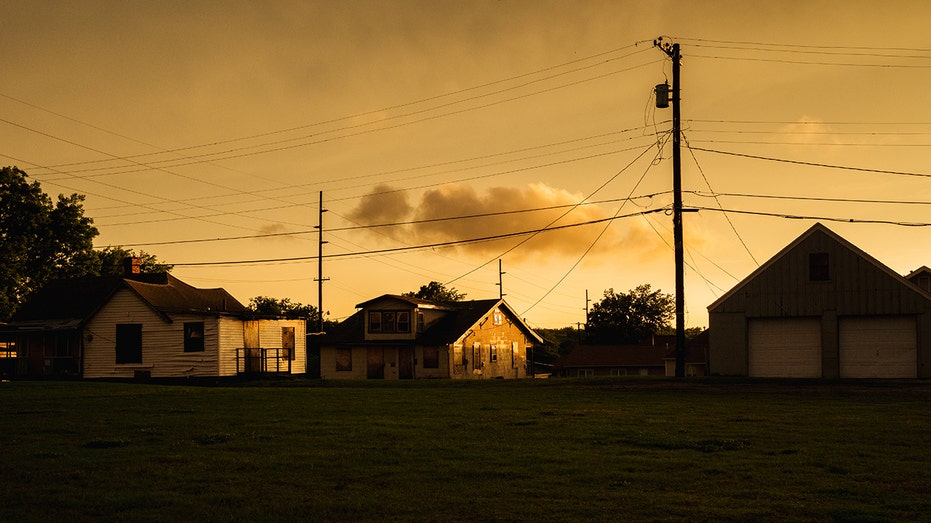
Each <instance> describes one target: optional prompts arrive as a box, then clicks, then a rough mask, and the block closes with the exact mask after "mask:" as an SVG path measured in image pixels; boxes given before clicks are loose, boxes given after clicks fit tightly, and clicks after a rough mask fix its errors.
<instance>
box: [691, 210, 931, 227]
mask: <svg viewBox="0 0 931 523" xmlns="http://www.w3.org/2000/svg"><path fill="white" fill-rule="evenodd" d="M693 209H698V210H699V211H714V212H730V213H736V214H748V215H754V216H769V217H774V218H785V219H788V220H817V221H826V222H839V223H872V224H880V225H896V226H899V227H931V223H926V222H903V221H895V220H871V219H864V218H836V217H833V216H807V215H797V214H785V213H775V212H764V211H748V210H742V209H718V208H715V207H697V206H696V207H693Z"/></svg>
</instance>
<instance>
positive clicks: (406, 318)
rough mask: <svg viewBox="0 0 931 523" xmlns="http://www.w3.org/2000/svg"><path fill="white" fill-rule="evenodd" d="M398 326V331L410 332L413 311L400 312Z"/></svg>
mask: <svg viewBox="0 0 931 523" xmlns="http://www.w3.org/2000/svg"><path fill="white" fill-rule="evenodd" d="M397 327H398V330H397V332H410V331H411V313H409V312H399V313H398V323H397Z"/></svg>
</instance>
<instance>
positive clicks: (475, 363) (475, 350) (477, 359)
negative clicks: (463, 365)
mask: <svg viewBox="0 0 931 523" xmlns="http://www.w3.org/2000/svg"><path fill="white" fill-rule="evenodd" d="M472 368H473V369H475V370H478V369H481V368H482V344H481V343H479V342H477V341H476V342H475V343H473V344H472Z"/></svg>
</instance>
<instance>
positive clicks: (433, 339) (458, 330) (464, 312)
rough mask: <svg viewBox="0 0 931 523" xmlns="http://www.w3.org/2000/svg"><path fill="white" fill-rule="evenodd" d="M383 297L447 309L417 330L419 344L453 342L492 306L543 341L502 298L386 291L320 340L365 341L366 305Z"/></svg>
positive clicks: (538, 340) (531, 335)
mask: <svg viewBox="0 0 931 523" xmlns="http://www.w3.org/2000/svg"><path fill="white" fill-rule="evenodd" d="M386 299H389V300H390V299H398V300H399V301H401V302H404V303H407V304H410V305H415V306H417V307H419V308H422V307H421V304H423V305H426V306H427V307H429V308H441V309H443V310H445V311H447V312H446V314H445V315H444V316H443V317H442V318H440V319H439V320H438V321H436V322H435V323H433V324H431V325H430V326H429V327H427V329H426V331H425V332H422V333H420V334H419V335H418V336H417V338H416V339H415V340H413V343H417V344H422V345H444V344H449V343H454V342H456V341H457V340H459V339H460V338H462V337H463V336H464V335H465V334H466V333H467V332H468V331H469V329H471V328H473V327H475V326H476V325H478V324H479V322H481V320H482V318H484V317H485V316H486V315H487V314H488V313H489V312H491V311H492V310H493V309H495V308H499V309H503V310H504V311H505V312H506V314H508V316H509V317H510V318H511V321H512V322H514V323H515V324H517V326H518V328H520V329H521V331H523V332H524V333H525V334H526V335H527V336H529V337H530V338H532V339H534V340H536V342H537V343H542V342H543V339H542V338H540V336H539V335H538V334H537V333H536V332H534V331H533V329H531V328H530V327H529V326H527V324H526V323H524V322H523V320H521V319H520V317H519V316H517V314H515V313H514V310H513V309H511V307H510V306H509V305H508V304H507V303H506V302H505V301H504V300H501V299H489V300H471V301H459V302H433V301H429V300H420V299H417V298H410V297H408V296H397V295H390V294H386V295H383V296H380V297H378V298H375V299H373V300H368V301H366V302H363V303H360V304H359V305H358V306H357V307H362V310H359V311H356V312H355V314H353V315H352V316H349V317H348V318H346V319H345V320H343V321H342V322H340V323H339V324H338V325H336V326H335V327H333V328H331V329H329V331H328V332H327V333H326V335H324V338H323V342H324V343H329V344H333V343H335V344H345V343H355V344H360V343H363V342H365V308H367V307H369V306H371V305H373V304H378V303H379V302H382V301H384V300H386ZM367 343H370V344H386V343H394V344H397V343H411V340H404V341H398V340H393V341H382V340H379V341H369V342H367Z"/></svg>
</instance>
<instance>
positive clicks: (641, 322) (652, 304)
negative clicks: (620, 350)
mask: <svg viewBox="0 0 931 523" xmlns="http://www.w3.org/2000/svg"><path fill="white" fill-rule="evenodd" d="M675 312H676V303H675V299H674V298H673V295H672V294H663V292H662V291H660V290H656V291H654V290H652V289H651V288H650V285H648V284H644V285H639V286H637V288H636V289H631V290H630V291H629V292H627V293H623V292H620V293H615V292H614V289H608V290H606V291H604V298H602V300H601V301H600V302H598V303H595V304H594V305H593V306H592V308H591V310H590V311H589V314H588V325H587V326H586V329H585V331H586V341H587V342H588V343H594V344H614V343H619V344H635V343H640V342H642V341H644V340H646V339H648V338H649V337H650V336H652V335H653V334H656V333H659V332H661V331H663V330H664V329H668V328H669V322H670V321H672V318H673V316H674V315H675Z"/></svg>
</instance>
